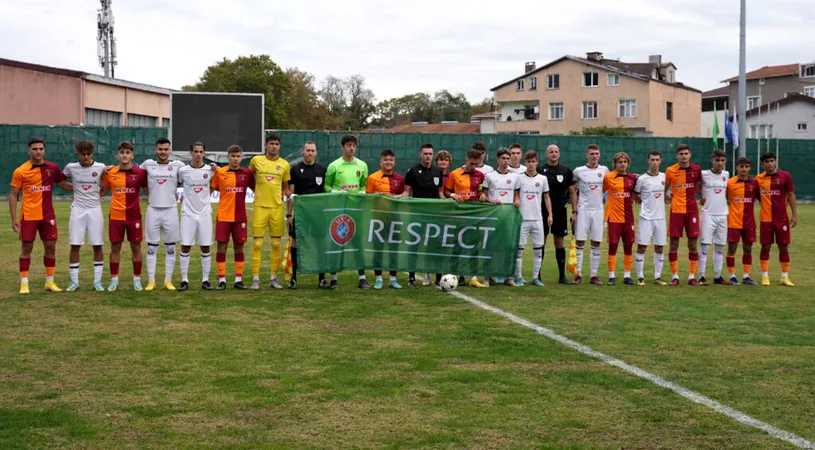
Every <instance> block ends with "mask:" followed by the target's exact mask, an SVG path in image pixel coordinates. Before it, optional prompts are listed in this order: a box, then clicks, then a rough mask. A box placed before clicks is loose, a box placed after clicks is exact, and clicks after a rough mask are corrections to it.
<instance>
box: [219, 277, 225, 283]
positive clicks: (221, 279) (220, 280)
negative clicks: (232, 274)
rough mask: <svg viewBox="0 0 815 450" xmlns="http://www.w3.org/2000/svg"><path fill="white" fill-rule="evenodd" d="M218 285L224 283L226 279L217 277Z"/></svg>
mask: <svg viewBox="0 0 815 450" xmlns="http://www.w3.org/2000/svg"><path fill="white" fill-rule="evenodd" d="M218 283H226V277H218Z"/></svg>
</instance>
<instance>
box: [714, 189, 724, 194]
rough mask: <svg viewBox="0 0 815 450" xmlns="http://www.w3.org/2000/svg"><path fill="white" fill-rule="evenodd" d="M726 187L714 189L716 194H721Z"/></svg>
mask: <svg viewBox="0 0 815 450" xmlns="http://www.w3.org/2000/svg"><path fill="white" fill-rule="evenodd" d="M723 190H724V189H714V190H713V192H715V193H716V194H721V193H722V191H723Z"/></svg>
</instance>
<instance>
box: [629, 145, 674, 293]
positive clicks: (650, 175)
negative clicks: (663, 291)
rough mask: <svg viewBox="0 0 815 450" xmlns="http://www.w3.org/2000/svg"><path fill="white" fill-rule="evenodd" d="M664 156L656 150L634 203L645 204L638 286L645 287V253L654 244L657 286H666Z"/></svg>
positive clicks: (639, 238)
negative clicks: (663, 273) (664, 270)
mask: <svg viewBox="0 0 815 450" xmlns="http://www.w3.org/2000/svg"><path fill="white" fill-rule="evenodd" d="M661 164H662V154H661V153H660V152H658V151H656V150H653V151H651V152H649V153H648V171H647V172H645V173H644V174H642V175H640V176H639V178H637V184H635V185H634V196H635V197H634V200H635V201H636V202H637V203H641V204H642V206H641V207H640V220H639V224H638V226H637V254H636V257H635V261H636V268H637V284H638V285H640V286H645V274H644V270H645V269H644V267H645V251H646V250H648V245H650V244H651V242H653V243H654V284H658V285H661V286H665V285H667V284H668V283H666V282H664V281H662V267H663V266H664V265H665V254H664V253H663V252H664V248H665V246H666V245H668V227H667V224H666V222H665V173H664V172H660V171H659V166H660V165H661Z"/></svg>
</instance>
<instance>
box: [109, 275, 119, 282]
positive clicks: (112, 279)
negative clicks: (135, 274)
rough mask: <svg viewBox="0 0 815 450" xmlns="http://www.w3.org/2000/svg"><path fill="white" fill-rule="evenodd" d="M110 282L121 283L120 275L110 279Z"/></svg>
mask: <svg viewBox="0 0 815 450" xmlns="http://www.w3.org/2000/svg"><path fill="white" fill-rule="evenodd" d="M110 281H119V275H116V276H115V277H110Z"/></svg>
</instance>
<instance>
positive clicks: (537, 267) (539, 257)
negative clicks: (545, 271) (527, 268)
mask: <svg viewBox="0 0 815 450" xmlns="http://www.w3.org/2000/svg"><path fill="white" fill-rule="evenodd" d="M533 251H534V255H535V259H534V260H533V262H532V273H534V274H537V276H538V277H540V271H541V266H542V265H543V247H538V248H535V249H533Z"/></svg>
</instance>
